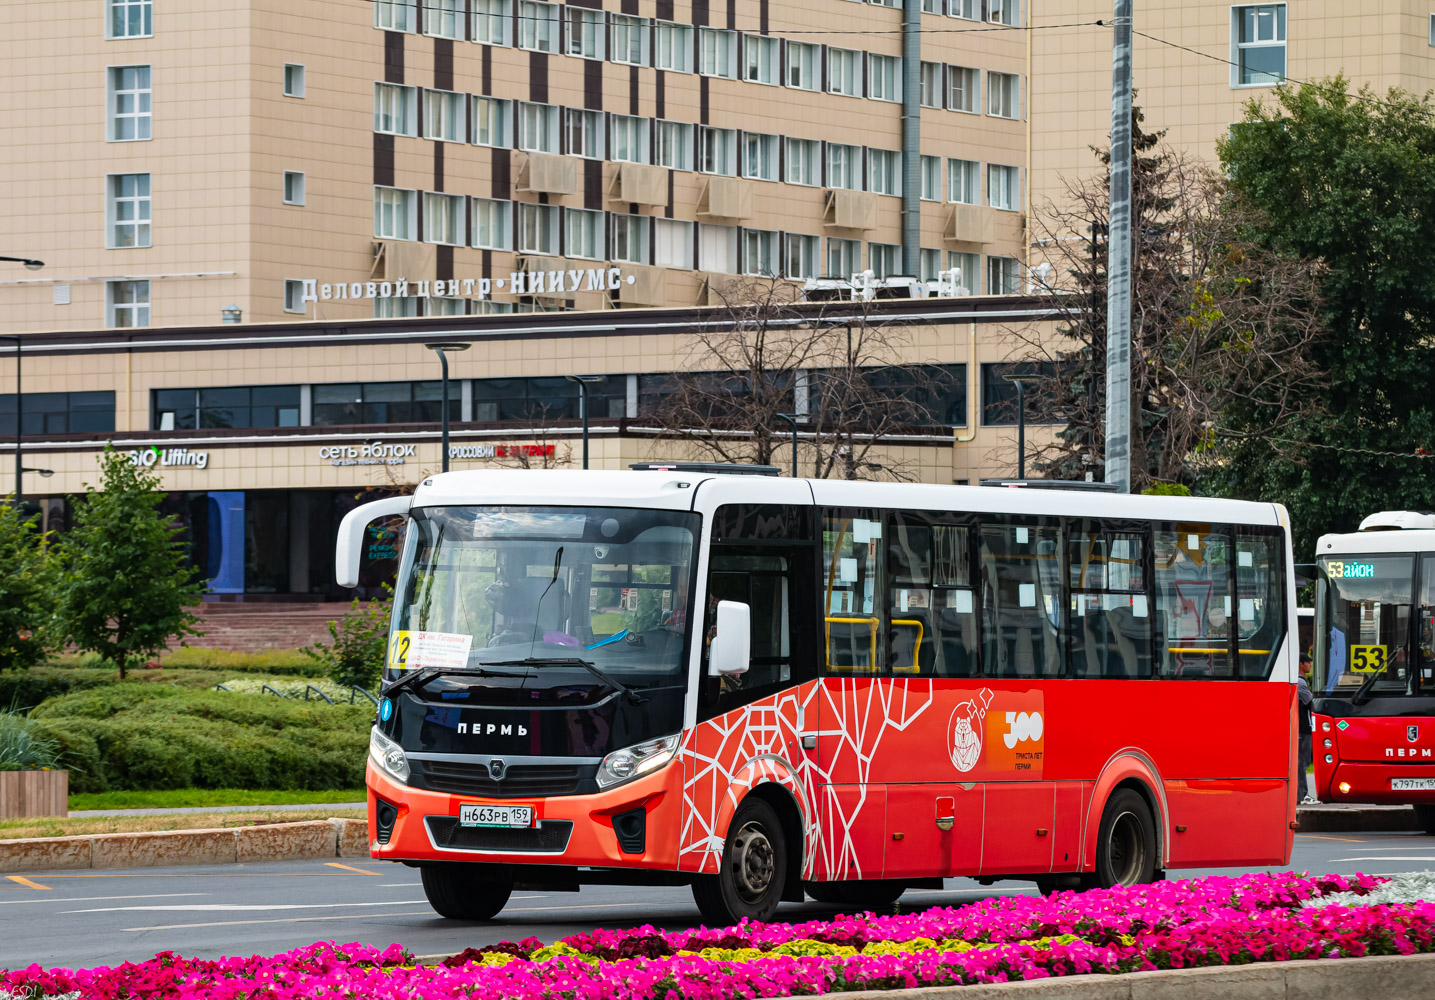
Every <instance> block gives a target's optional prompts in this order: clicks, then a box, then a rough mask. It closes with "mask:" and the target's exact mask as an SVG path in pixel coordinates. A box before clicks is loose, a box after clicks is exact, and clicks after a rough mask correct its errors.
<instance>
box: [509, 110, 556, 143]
mask: <svg viewBox="0 0 1435 1000" xmlns="http://www.w3.org/2000/svg"><path fill="white" fill-rule="evenodd" d="M518 148H519V149H524V150H527V151H529V152H531V153H556V152H558V108H557V106H556V105H553V104H528V103H520V104H519V105H518Z"/></svg>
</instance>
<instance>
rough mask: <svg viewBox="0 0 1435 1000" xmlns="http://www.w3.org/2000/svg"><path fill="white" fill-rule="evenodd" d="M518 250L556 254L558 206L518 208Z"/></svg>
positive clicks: (525, 205)
mask: <svg viewBox="0 0 1435 1000" xmlns="http://www.w3.org/2000/svg"><path fill="white" fill-rule="evenodd" d="M518 249H519V251H520V252H521V253H541V254H552V255H554V256H557V254H558V206H556V205H531V204H528V203H527V202H524V203H522V204H520V205H519V206H518Z"/></svg>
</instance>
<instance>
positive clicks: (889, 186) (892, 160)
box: [867, 149, 902, 195]
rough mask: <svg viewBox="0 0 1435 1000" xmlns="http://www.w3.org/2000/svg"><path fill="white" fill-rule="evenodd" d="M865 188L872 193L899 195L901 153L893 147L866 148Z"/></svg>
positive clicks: (900, 187)
mask: <svg viewBox="0 0 1435 1000" xmlns="http://www.w3.org/2000/svg"><path fill="white" fill-rule="evenodd" d="M867 190H868V191H871V192H873V193H874V194H893V195H901V193H902V154H901V153H899V152H897V151H896V150H894V149H869V150H867Z"/></svg>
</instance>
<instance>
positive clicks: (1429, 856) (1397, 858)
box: [1333, 854, 1435, 864]
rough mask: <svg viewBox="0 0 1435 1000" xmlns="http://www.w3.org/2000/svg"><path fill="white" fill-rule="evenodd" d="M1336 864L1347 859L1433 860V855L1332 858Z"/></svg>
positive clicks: (1434, 858)
mask: <svg viewBox="0 0 1435 1000" xmlns="http://www.w3.org/2000/svg"><path fill="white" fill-rule="evenodd" d="M1333 860H1334V861H1335V863H1336V864H1343V863H1345V862H1347V861H1435V855H1428V854H1426V855H1416V856H1413V857H1405V856H1403V855H1402V856H1399V857H1394V858H1379V857H1375V856H1373V855H1372V856H1370V857H1359V858H1334V859H1333Z"/></svg>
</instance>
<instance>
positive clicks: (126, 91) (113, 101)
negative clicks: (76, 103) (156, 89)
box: [105, 66, 153, 142]
mask: <svg viewBox="0 0 1435 1000" xmlns="http://www.w3.org/2000/svg"><path fill="white" fill-rule="evenodd" d="M109 91H110V93H109V108H110V121H109V129H108V134H107V135H106V136H105V138H107V139H108V140H109V141H110V142H134V141H136V140H140V139H148V138H150V124H151V122H152V121H153V116H152V113H151V110H150V101H151V98H152V97H153V93H152V91H151V90H150V68H149V67H148V66H111V67H110V72H109Z"/></svg>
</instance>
